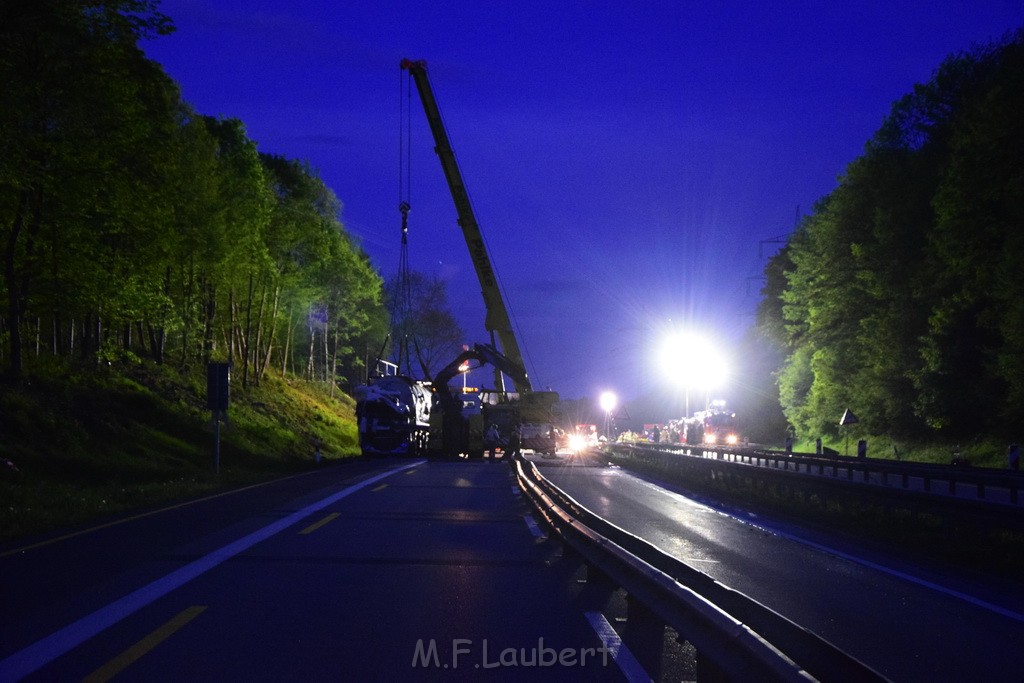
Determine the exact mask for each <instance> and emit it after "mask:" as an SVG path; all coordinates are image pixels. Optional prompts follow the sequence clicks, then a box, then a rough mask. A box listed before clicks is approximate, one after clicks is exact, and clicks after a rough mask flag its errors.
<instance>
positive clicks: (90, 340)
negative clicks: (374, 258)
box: [0, 0, 388, 382]
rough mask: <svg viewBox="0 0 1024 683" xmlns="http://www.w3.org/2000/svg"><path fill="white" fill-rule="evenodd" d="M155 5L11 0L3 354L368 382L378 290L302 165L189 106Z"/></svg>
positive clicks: (2, 192) (4, 120)
mask: <svg viewBox="0 0 1024 683" xmlns="http://www.w3.org/2000/svg"><path fill="white" fill-rule="evenodd" d="M171 30H172V26H171V22H170V20H169V19H168V18H167V17H166V16H164V15H162V14H160V13H159V12H158V11H157V3H156V2H154V1H151V0H105V1H99V2H98V1H96V0H91V1H89V2H84V1H81V0H77V1H76V0H31V1H29V0H26V1H23V2H16V1H15V2H12V1H9V0H4V2H2V3H0V83H2V85H3V93H4V106H3V107H0V296H2V302H3V303H2V307H0V361H2V364H3V367H4V369H5V372H6V374H8V375H9V376H11V377H14V378H19V377H21V376H23V375H25V374H26V373H29V372H31V363H32V362H33V361H34V359H37V358H46V357H60V358H65V359H84V360H86V361H89V362H94V361H97V360H98V361H101V362H106V361H113V360H121V361H124V360H134V359H139V358H149V359H152V360H154V361H156V362H159V363H175V364H179V365H181V366H183V367H186V368H187V367H193V366H195V365H196V364H198V363H203V362H205V361H206V360H209V359H211V358H213V359H217V360H230V361H232V362H233V363H234V366H235V372H236V376H239V375H240V376H241V378H242V381H243V382H249V381H258V380H259V378H260V377H261V376H262V375H263V374H264V373H265V372H267V371H268V370H270V369H271V368H273V369H275V370H277V371H279V372H287V373H296V374H298V375H300V376H306V377H308V378H311V379H318V380H327V381H334V380H340V381H348V382H358V381H359V380H360V379H361V378H362V377H363V376H364V372H365V369H364V368H363V363H364V362H365V357H366V349H367V348H370V347H374V346H375V345H377V344H379V342H380V340H381V339H383V338H384V337H385V335H386V333H387V329H388V320H387V313H386V311H385V309H384V306H383V302H382V281H381V278H380V276H379V274H378V273H377V272H376V271H375V270H374V268H373V267H372V266H371V264H370V262H369V260H368V258H367V256H366V254H365V253H364V252H363V251H362V249H361V248H360V247H359V246H358V245H357V244H356V243H355V242H354V241H353V239H352V238H351V237H350V236H349V235H348V234H347V233H346V231H345V229H344V226H343V225H342V223H341V220H340V212H341V204H340V202H339V201H338V199H337V198H336V197H335V196H334V194H333V193H332V192H331V191H330V189H328V188H327V187H326V186H325V185H324V184H323V182H322V181H321V180H320V179H319V178H318V177H317V174H316V173H315V172H314V171H313V170H312V169H311V168H310V167H309V166H308V165H306V164H304V163H302V162H299V161H295V160H290V159H285V158H281V157H278V156H272V155H266V154H260V153H259V152H258V151H257V149H256V145H255V143H254V142H253V141H252V140H250V139H249V138H248V137H247V135H246V132H245V129H244V126H243V124H242V123H241V122H240V121H238V120H234V119H230V118H227V119H214V118H210V117H207V116H202V115H199V114H197V113H196V112H195V111H193V110H192V109H191V108H190V107H189V105H188V104H187V103H185V102H184V101H182V99H181V96H180V93H179V90H178V87H177V85H176V84H175V83H174V82H173V81H172V80H171V79H170V78H169V77H168V76H167V75H166V74H165V73H164V72H163V70H162V68H161V67H160V66H159V65H158V64H156V63H155V62H153V61H151V60H149V59H147V58H146V57H145V56H144V54H143V52H142V51H141V50H140V49H139V47H138V43H139V41H141V40H145V39H157V38H158V37H159V36H160V35H163V34H166V33H168V32H170V31H171Z"/></svg>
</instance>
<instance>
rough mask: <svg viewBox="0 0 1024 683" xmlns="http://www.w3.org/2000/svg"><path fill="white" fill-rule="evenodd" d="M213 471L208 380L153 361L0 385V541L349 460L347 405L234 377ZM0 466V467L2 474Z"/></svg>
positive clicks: (307, 387)
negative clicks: (319, 461)
mask: <svg viewBox="0 0 1024 683" xmlns="http://www.w3.org/2000/svg"><path fill="white" fill-rule="evenodd" d="M231 385H232V386H231V391H232V394H231V407H230V409H229V411H228V415H229V419H230V423H229V424H227V425H222V426H221V432H220V434H221V441H220V443H221V447H220V473H219V474H215V473H214V471H213V450H214V449H213V446H214V430H213V426H212V423H211V416H210V412H209V411H208V410H206V407H205V406H206V379H205V374H204V373H203V372H202V371H200V372H199V373H194V374H181V373H179V372H177V371H176V370H174V369H173V368H170V367H166V366H156V365H152V364H143V365H133V366H129V367H122V368H114V367H106V368H95V367H90V368H88V369H83V368H74V367H68V366H63V365H62V366H59V367H49V368H35V367H34V368H33V369H32V374H31V376H30V377H29V378H28V379H26V380H24V381H23V382H21V383H20V384H19V385H12V384H10V383H3V384H0V459H2V458H8V459H10V460H11V461H13V462H14V464H15V465H16V466H17V467H18V470H19V471H20V475H19V476H17V477H12V476H10V473H9V472H7V471H4V472H2V473H0V475H2V476H0V541H3V540H8V539H11V538H17V537H23V536H26V535H29V534H35V533H40V532H45V531H47V530H50V529H55V528H59V527H63V526H66V525H69V524H77V523H83V522H87V521H89V520H92V519H97V518H100V517H103V516H104V515H109V514H111V513H116V512H120V511H124V510H130V509H135V508H140V507H145V506H151V505H157V504H160V503H164V502H168V501H172V500H180V499H185V498H190V497H195V496H199V495H203V494H206V493H210V492H214V491H218V490H224V489H228V488H233V487H238V486H242V485H245V484H249V483H253V482H256V481H261V480H266V479H270V478H273V477H277V476H284V475H287V474H290V473H293V472H297V471H302V470H305V469H308V468H310V467H314V466H315V460H314V452H315V450H316V445H315V444H317V443H319V444H320V450H321V453H322V456H323V458H324V459H335V458H342V457H346V456H351V455H355V454H357V453H358V451H359V449H358V439H357V435H356V428H355V419H354V412H355V404H354V402H353V400H352V399H351V398H350V397H348V396H347V395H345V394H343V393H341V392H340V391H337V390H335V391H334V395H333V397H332V396H331V395H330V393H329V387H327V386H325V385H323V384H322V383H321V384H318V383H311V382H305V381H302V380H296V379H291V380H283V379H282V378H280V377H279V376H267V377H264V379H263V381H262V382H261V384H260V385H259V386H253V385H252V384H251V383H250V386H249V387H248V388H247V389H244V390H243V389H242V387H241V381H240V377H238V376H237V373H236V376H234V377H232V382H231ZM4 469H5V470H6V468H4Z"/></svg>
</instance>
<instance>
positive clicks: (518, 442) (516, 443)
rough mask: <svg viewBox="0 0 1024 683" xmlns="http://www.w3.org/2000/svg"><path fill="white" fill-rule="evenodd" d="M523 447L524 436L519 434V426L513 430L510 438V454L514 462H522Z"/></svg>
mask: <svg viewBox="0 0 1024 683" xmlns="http://www.w3.org/2000/svg"><path fill="white" fill-rule="evenodd" d="M521 446H522V435H520V433H519V425H516V426H515V427H513V428H512V434H511V436H509V437H508V452H509V454H510V455H511V456H512V457H511V459H512V460H522V459H523V454H522V453H520V452H519V449H520V447H521Z"/></svg>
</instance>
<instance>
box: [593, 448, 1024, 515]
mask: <svg viewBox="0 0 1024 683" xmlns="http://www.w3.org/2000/svg"><path fill="white" fill-rule="evenodd" d="M611 447H612V448H616V449H621V448H633V449H643V450H653V451H662V452H669V453H676V454H680V455H687V456H691V457H703V458H711V459H715V460H726V461H729V462H738V463H743V464H746V465H757V466H761V467H769V468H772V469H781V470H784V471H793V472H800V473H803V474H816V475H817V476H831V477H834V478H838V477H840V472H842V473H843V475H844V476H845V479H846V480H847V481H853V482H856V483H862V484H869V485H874V486H879V485H880V486H886V487H890V488H901V489H904V490H908V491H909V490H914V489H913V488H912V487H911V482H912V481H914V480H916V481H919V482H920V483H921V491H923V492H924V493H934V494H936V495H947V496H948V495H951V496H956V497H960V498H968V499H972V500H979V501H988V502H993V503H997V504H999V503H1000V501H995V500H993V499H992V497H991V496H990V495H989V494H990V493H992V492H993V491H994V490H998V491H1005V492H1006V496H1005V497H1006V499H1007V501H1006V503H1003V504H1009V505H1022V503H1024V496H1022V495H1021V492H1022V491H1024V472H1020V471H1013V470H996V469H990V468H980V467H978V468H975V467H962V466H958V465H939V464H933V463H922V462H912V461H906V460H884V459H880V458H858V457H852V456H845V455H816V454H811V453H788V452H786V451H777V450H771V449H764V448H756V447H749V446H747V447H744V446H718V447H712V446H685V445H672V444H645V443H635V444H612V445H611ZM942 484H945V486H943V485H942Z"/></svg>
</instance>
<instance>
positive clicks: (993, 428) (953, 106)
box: [758, 31, 1024, 443]
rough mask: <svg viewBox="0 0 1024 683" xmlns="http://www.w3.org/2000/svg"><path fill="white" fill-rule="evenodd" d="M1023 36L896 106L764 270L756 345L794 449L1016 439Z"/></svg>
mask: <svg viewBox="0 0 1024 683" xmlns="http://www.w3.org/2000/svg"><path fill="white" fill-rule="evenodd" d="M1022 116H1024V31H1017V32H1016V33H1014V34H1012V35H1009V36H1007V37H1006V38H1004V39H1003V40H1001V41H999V42H997V43H996V44H993V45H988V46H978V47H974V48H972V49H971V50H970V51H967V52H964V53H962V54H957V55H954V56H951V57H949V58H948V59H946V60H945V61H944V62H943V63H942V64H941V66H940V67H939V68H938V69H937V70H936V72H935V73H934V75H933V78H932V79H931V80H930V81H929V82H928V83H925V84H922V85H918V86H916V87H915V88H914V90H913V92H911V93H909V94H907V95H906V96H904V97H903V98H901V99H900V100H899V101H897V102H896V103H895V104H894V106H893V108H892V111H891V113H890V115H889V116H888V117H887V118H886V120H885V121H884V123H883V125H882V126H881V128H880V129H879V130H878V131H877V132H876V133H875V135H874V136H873V137H872V138H871V139H870V140H869V141H868V143H867V145H866V148H865V151H864V153H863V154H862V155H861V156H860V157H859V158H857V159H856V160H854V161H853V162H852V163H851V164H850V165H849V166H848V168H847V169H846V172H845V174H844V175H843V176H842V177H841V178H840V180H839V183H838V186H837V187H836V189H835V190H834V191H833V192H831V193H830V194H829V195H828V196H826V197H825V198H823V199H822V200H821V201H820V202H818V204H817V205H816V206H815V208H814V211H813V213H812V214H811V215H809V216H807V217H805V218H804V220H803V221H802V223H801V225H800V226H799V227H798V229H797V230H796V231H795V232H794V234H793V235H792V236H791V238H790V239H789V242H788V244H787V245H786V246H785V247H784V248H783V249H782V250H781V251H780V252H779V253H778V254H777V255H776V256H775V257H774V258H773V259H772V261H771V262H770V263H769V264H768V266H767V268H766V276H767V281H766V286H765V288H764V290H763V295H764V298H763V300H762V303H761V306H760V309H759V312H758V326H759V329H760V331H761V332H762V333H763V334H764V335H765V336H766V337H767V338H769V339H771V340H772V341H773V342H774V343H775V344H776V345H777V346H778V348H780V349H781V350H782V352H783V354H784V356H785V361H784V363H783V367H782V368H781V370H780V371H779V373H778V385H779V390H780V397H781V403H782V407H783V410H784V411H785V414H786V416H787V418H788V420H789V421H790V423H791V424H792V425H794V427H795V428H796V429H797V430H798V432H799V433H800V434H802V435H804V436H805V437H807V438H811V439H813V438H815V436H824V437H829V436H832V437H834V436H836V435H837V429H838V422H839V418H840V416H841V415H842V414H843V411H844V410H845V409H847V408H849V409H851V410H853V411H854V413H855V414H856V415H857V416H858V417H859V418H860V423H859V424H858V425H856V426H855V429H854V433H858V434H864V435H890V436H892V437H894V438H900V439H907V440H916V441H918V442H929V441H931V442H946V443H949V442H954V441H961V440H965V441H966V440H970V439H978V438H985V437H990V438H993V439H995V438H1000V439H1005V440H1007V441H1009V440H1018V439H1020V438H1021V429H1022V428H1024V126H1022V125H1021V120H1022Z"/></svg>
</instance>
